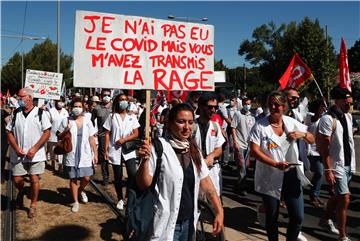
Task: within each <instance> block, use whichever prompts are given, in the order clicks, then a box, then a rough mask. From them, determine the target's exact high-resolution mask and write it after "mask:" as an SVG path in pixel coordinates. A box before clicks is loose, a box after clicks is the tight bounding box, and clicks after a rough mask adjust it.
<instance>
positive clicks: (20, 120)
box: [6, 88, 51, 218]
mask: <svg viewBox="0 0 360 241" xmlns="http://www.w3.org/2000/svg"><path fill="white" fill-rule="evenodd" d="M33 96H34V92H33V90H32V89H30V88H23V89H20V90H19V92H18V97H19V98H20V100H19V106H20V107H19V108H18V109H16V110H15V111H14V112H13V117H12V121H11V122H9V124H8V125H7V126H6V130H7V139H8V141H9V144H10V147H11V148H10V164H11V171H12V176H13V181H14V184H15V186H16V188H17V189H18V190H19V192H18V195H17V198H16V205H17V207H20V208H21V207H23V205H24V204H23V195H24V193H23V188H24V184H25V183H24V176H25V175H30V183H31V184H30V185H31V186H30V188H31V203H30V208H29V210H28V218H33V217H35V215H36V205H37V200H38V196H39V189H40V183H39V175H40V174H42V173H44V171H45V162H46V153H45V143H46V141H47V140H48V139H49V137H50V129H51V123H50V120H49V118H48V116H47V115H43V114H42V110H39V108H38V107H37V106H34V104H33Z"/></svg>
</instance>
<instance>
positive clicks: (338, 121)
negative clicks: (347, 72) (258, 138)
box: [316, 86, 356, 241]
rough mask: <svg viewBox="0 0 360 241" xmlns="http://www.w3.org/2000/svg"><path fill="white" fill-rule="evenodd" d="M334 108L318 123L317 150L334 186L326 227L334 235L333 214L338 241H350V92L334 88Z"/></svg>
mask: <svg viewBox="0 0 360 241" xmlns="http://www.w3.org/2000/svg"><path fill="white" fill-rule="evenodd" d="M331 97H332V99H334V100H335V105H333V106H331V107H330V109H329V111H328V114H326V115H323V116H322V117H321V119H320V122H319V136H318V140H317V143H316V144H317V145H318V151H319V152H320V155H321V156H322V158H323V161H324V168H325V169H324V170H325V178H326V181H327V182H328V183H329V184H330V186H332V187H334V192H335V195H334V196H332V197H331V198H330V199H329V201H328V203H327V207H326V216H325V220H323V221H325V222H322V225H323V224H325V225H326V226H327V229H328V230H330V231H331V232H333V233H336V232H334V231H333V230H334V229H333V227H332V226H333V225H331V224H332V221H331V219H330V218H331V216H332V213H333V212H334V211H336V217H337V224H338V233H339V236H340V238H339V240H347V241H349V240H350V239H349V238H348V237H347V234H346V213H347V208H348V206H349V204H350V190H349V183H350V180H351V177H352V174H353V173H354V172H355V165H356V163H355V149H354V138H353V134H352V116H351V113H349V110H350V108H351V106H352V105H353V99H352V97H351V93H350V92H349V91H348V90H347V89H345V88H341V87H340V86H337V87H335V88H333V89H332V90H331Z"/></svg>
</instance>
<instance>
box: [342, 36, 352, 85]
mask: <svg viewBox="0 0 360 241" xmlns="http://www.w3.org/2000/svg"><path fill="white" fill-rule="evenodd" d="M339 74H340V86H341V87H342V88H346V89H348V90H349V91H350V92H351V81H350V73H349V64H348V54H347V50H346V45H345V41H344V38H341V44H340V56H339Z"/></svg>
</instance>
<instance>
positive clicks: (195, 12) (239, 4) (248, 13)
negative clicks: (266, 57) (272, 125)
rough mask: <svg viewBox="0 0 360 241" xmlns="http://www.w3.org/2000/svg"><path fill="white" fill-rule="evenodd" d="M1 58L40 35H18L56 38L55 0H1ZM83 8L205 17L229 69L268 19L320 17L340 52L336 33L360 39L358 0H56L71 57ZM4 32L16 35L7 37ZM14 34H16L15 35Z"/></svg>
mask: <svg viewBox="0 0 360 241" xmlns="http://www.w3.org/2000/svg"><path fill="white" fill-rule="evenodd" d="M0 4H1V63H2V65H4V64H6V62H7V61H8V60H9V59H10V58H11V56H13V54H14V53H15V52H22V51H24V52H25V53H26V52H28V51H29V50H30V49H31V48H32V47H33V45H34V44H35V43H40V42H41V41H42V40H24V42H23V43H22V44H21V38H20V36H21V35H22V34H24V35H27V36H38V37H48V38H50V39H51V40H52V41H53V42H54V43H56V41H57V2H56V1H36V2H35V1H27V2H26V1H1V3H0ZM76 10H88V11H96V12H106V13H115V14H121V15H132V16H144V17H150V18H157V19H167V16H168V15H173V16H178V17H189V18H190V19H193V20H194V21H195V19H199V18H204V17H206V18H208V21H207V22H202V23H206V24H210V25H214V28H215V59H216V60H220V59H222V60H223V63H224V64H225V65H226V66H227V67H229V68H234V67H237V66H242V65H243V64H245V65H246V66H248V67H250V66H251V65H250V63H249V62H247V61H246V60H245V59H244V58H243V57H242V56H239V55H238V54H237V53H238V49H239V46H240V43H241V42H242V41H244V40H246V39H250V40H251V39H252V32H253V30H254V29H255V28H256V27H258V26H261V25H262V24H267V23H269V22H270V21H273V22H274V23H275V24H276V26H280V24H281V23H286V24H288V23H290V22H291V21H296V22H297V23H300V22H301V21H302V20H303V19H304V17H305V16H308V17H310V19H311V20H313V21H314V20H315V19H316V18H317V19H319V21H320V25H321V26H322V27H323V28H325V26H327V29H328V35H329V36H330V37H331V38H332V41H333V44H334V47H335V50H336V51H337V52H339V51H340V41H341V37H344V40H345V43H346V46H347V48H348V49H349V48H350V47H352V46H353V45H354V43H355V41H356V40H359V39H360V2H359V1H347V2H344V1H341V2H340V1H339V2H335V1H319V2H312V1H301V2H290V1H277V2H273V1H265V2H264V1H263V2H259V1H256V2H244V1H228V2H223V1H198V2H195V1H182V2H175V1H145V2H139V1H110V2H104V1H101V2H100V1H98V2H95V1H78V2H75V1H61V2H60V45H61V49H62V51H63V52H64V53H65V54H68V55H71V56H73V51H74V27H75V11H76ZM9 35H12V36H15V37H9ZM16 36H17V37H16Z"/></svg>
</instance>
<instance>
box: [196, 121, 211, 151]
mask: <svg viewBox="0 0 360 241" xmlns="http://www.w3.org/2000/svg"><path fill="white" fill-rule="evenodd" d="M197 123H198V125H199V129H200V135H201V153H202V155H203V157H204V158H206V157H207V155H208V153H206V134H207V132H208V130H209V126H210V122H208V123H205V124H203V123H200V122H199V121H198V122H197Z"/></svg>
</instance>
